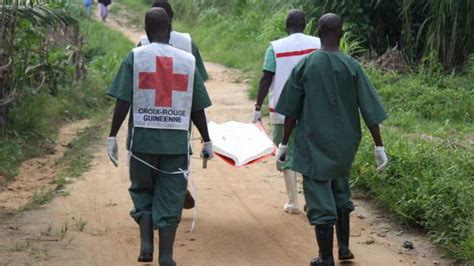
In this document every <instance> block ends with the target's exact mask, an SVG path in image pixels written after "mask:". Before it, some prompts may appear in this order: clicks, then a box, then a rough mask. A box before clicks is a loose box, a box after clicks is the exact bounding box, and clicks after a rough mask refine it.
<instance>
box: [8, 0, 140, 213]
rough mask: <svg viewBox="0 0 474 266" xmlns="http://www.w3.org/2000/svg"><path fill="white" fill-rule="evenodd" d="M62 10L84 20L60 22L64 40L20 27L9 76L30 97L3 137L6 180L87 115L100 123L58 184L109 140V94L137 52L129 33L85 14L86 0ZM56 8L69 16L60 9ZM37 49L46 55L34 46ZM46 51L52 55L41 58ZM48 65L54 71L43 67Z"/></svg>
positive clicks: (74, 150)
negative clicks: (123, 65)
mask: <svg viewBox="0 0 474 266" xmlns="http://www.w3.org/2000/svg"><path fill="white" fill-rule="evenodd" d="M60 7H61V8H63V9H64V10H67V11H68V12H69V16H72V18H73V19H74V18H77V20H81V22H80V23H79V24H73V26H71V27H72V28H71V27H68V26H67V25H64V24H58V27H59V28H58V31H59V32H65V33H64V35H62V33H61V34H60V33H58V32H56V31H48V30H46V28H45V29H42V28H41V27H40V26H38V27H36V26H35V25H36V24H32V23H31V22H29V21H27V20H23V19H21V18H20V19H19V22H18V25H17V26H18V27H21V28H22V30H23V31H24V32H20V33H18V35H16V37H15V39H14V41H15V49H14V50H13V53H12V58H13V59H14V60H13V64H12V67H13V68H14V69H15V71H12V72H9V75H11V76H8V77H9V78H8V80H12V81H15V82H16V84H15V88H16V89H17V91H18V90H20V89H21V90H23V91H24V93H22V94H21V97H18V98H17V99H15V101H14V103H13V104H11V105H10V106H9V110H8V120H7V123H6V127H5V133H4V136H3V137H0V175H1V176H5V177H6V178H7V180H11V179H12V178H14V176H15V175H16V173H17V168H18V166H19V165H20V163H21V162H22V161H24V160H26V159H28V158H31V157H35V156H40V155H43V154H47V153H49V152H51V151H52V147H53V144H54V142H55V139H56V135H57V132H58V129H59V127H60V126H61V125H63V124H65V123H67V122H70V121H75V120H80V119H86V118H87V119H92V121H93V123H92V126H90V127H88V128H86V129H85V130H84V131H83V132H81V133H80V134H79V135H78V136H77V137H76V138H75V139H74V140H73V141H72V142H71V143H70V149H69V150H68V151H67V152H66V154H65V159H63V160H62V161H61V162H60V163H61V165H62V166H63V170H62V172H61V173H60V174H59V176H58V177H56V184H58V186H59V187H61V186H62V185H63V184H64V183H65V181H66V180H69V179H70V178H71V177H76V176H79V175H80V173H81V172H82V171H84V170H85V169H86V168H87V167H88V165H89V162H90V160H91V158H90V153H91V152H92V146H91V144H93V143H95V142H96V141H97V140H99V139H100V138H101V137H102V136H103V134H101V133H102V132H103V127H104V125H103V122H104V121H105V120H106V118H107V114H110V112H111V108H110V107H111V105H112V104H113V101H112V100H111V99H109V98H108V97H105V94H106V89H107V86H108V85H109V84H110V83H111V81H112V78H113V75H114V74H115V72H116V70H117V69H118V67H119V65H120V63H121V60H122V57H123V56H124V55H125V54H126V52H127V51H128V50H129V49H130V48H131V47H133V44H132V43H131V42H130V41H129V40H128V39H126V38H125V37H124V36H123V35H122V34H120V33H117V32H113V31H111V30H109V29H108V28H106V27H105V26H104V25H103V24H102V23H99V22H95V21H92V20H88V19H84V18H83V17H81V7H82V1H77V4H74V3H69V4H68V5H67V6H60ZM42 8H43V9H46V7H42ZM48 8H51V10H53V11H52V12H58V13H60V14H63V13H61V12H63V11H61V10H59V11H58V10H57V9H55V8H57V7H56V6H52V7H48ZM74 20H75V19H74ZM41 25H42V24H41ZM43 26H44V25H43ZM59 29H60V30H59ZM35 38H36V39H35ZM77 40H79V41H77ZM35 41H37V42H38V43H36V42H35ZM110 43H113V44H114V45H110ZM35 44H37V45H39V47H42V48H41V49H43V50H41V51H37V50H36V49H32V48H34V47H35ZM40 44H41V45H40ZM43 46H44V47H43ZM71 51H73V52H71ZM40 52H41V55H43V53H45V54H46V57H41V56H39V54H40ZM24 53H27V54H24ZM25 60H29V61H25ZM38 64H40V65H41V66H39V67H37V68H38V71H33V70H32V74H31V76H25V75H24V73H25V68H28V66H31V65H33V66H36V65H38ZM44 66H47V68H45V69H43V67H44ZM30 69H31V67H30ZM51 73H53V74H54V75H53V74H51ZM42 75H48V76H47V78H46V80H45V82H44V84H43V85H41V86H42V88H41V89H35V88H36V87H37V86H38V85H39V81H41V76H42ZM36 77H38V78H36ZM38 80H39V81H38ZM7 85H8V86H10V85H9V84H7ZM32 90H33V91H32ZM52 194H53V193H52V191H38V192H37V193H36V197H33V200H32V203H31V204H30V205H38V204H42V203H44V202H46V201H47V199H49V198H51V196H52ZM27 207H28V208H29V207H31V206H27Z"/></svg>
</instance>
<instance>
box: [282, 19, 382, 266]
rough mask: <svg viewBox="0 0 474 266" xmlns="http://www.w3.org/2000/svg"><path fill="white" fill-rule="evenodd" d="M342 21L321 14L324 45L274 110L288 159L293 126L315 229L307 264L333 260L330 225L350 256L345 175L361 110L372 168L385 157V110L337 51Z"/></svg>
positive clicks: (298, 70) (297, 72) (297, 166)
mask: <svg viewBox="0 0 474 266" xmlns="http://www.w3.org/2000/svg"><path fill="white" fill-rule="evenodd" d="M342 24H343V23H342V19H341V18H340V17H339V16H337V15H335V14H326V15H324V16H322V17H321V18H320V20H319V23H318V30H319V36H320V38H321V43H322V46H321V50H319V51H316V52H314V53H312V54H310V55H309V56H308V57H306V58H305V59H303V60H302V61H301V62H300V63H299V64H298V65H297V66H296V67H295V68H294V69H293V71H292V73H291V75H290V78H289V79H288V82H287V83H286V85H285V87H284V89H283V92H282V96H281V97H280V100H279V102H278V104H277V108H276V110H277V112H279V113H281V114H284V115H285V117H286V118H285V131H284V136H283V140H282V142H281V144H280V148H279V151H278V152H277V155H276V157H277V160H280V161H285V157H286V153H287V150H288V146H287V143H288V139H289V136H290V133H291V131H292V130H293V128H294V126H295V124H296V123H298V127H297V128H295V133H296V135H295V150H294V157H293V170H295V171H297V172H301V173H302V174H303V189H304V195H305V199H306V203H307V205H308V213H307V216H308V219H309V222H310V223H311V224H312V225H315V226H316V229H315V231H316V238H317V242H318V246H319V251H320V253H319V257H318V258H316V259H314V260H313V261H312V262H311V265H334V258H333V254H332V245H333V230H334V229H333V228H334V225H336V231H337V233H338V234H337V235H338V243H339V259H340V260H347V259H353V258H354V255H353V254H352V253H351V251H350V250H349V216H350V212H352V211H353V210H354V205H353V203H352V200H351V192H350V186H349V173H350V169H351V165H352V162H353V160H354V156H355V154H356V152H357V149H358V147H359V143H360V140H361V128H360V115H362V118H363V119H364V122H365V124H366V125H367V127H368V128H369V129H370V132H371V134H372V137H373V139H374V142H375V159H376V165H377V170H378V171H380V170H383V168H384V167H385V166H386V165H387V162H388V159H387V156H386V154H385V151H384V147H383V143H382V138H381V136H380V130H379V124H380V123H381V122H382V121H384V120H385V119H386V118H387V114H386V113H385V111H384V109H383V107H382V104H381V103H380V100H379V97H378V96H377V93H376V91H375V88H374V87H373V85H372V83H371V82H370V80H369V78H368V77H367V75H366V74H365V73H364V71H363V69H362V68H361V66H360V65H359V64H358V63H357V62H356V60H354V59H353V58H351V57H350V56H348V55H346V54H343V53H341V52H340V51H339V42H340V39H341V36H342Z"/></svg>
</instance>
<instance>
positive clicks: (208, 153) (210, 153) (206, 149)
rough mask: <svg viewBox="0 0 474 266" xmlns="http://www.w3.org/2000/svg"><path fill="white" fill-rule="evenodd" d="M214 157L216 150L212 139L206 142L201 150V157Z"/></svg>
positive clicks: (208, 158) (205, 158) (206, 158)
mask: <svg viewBox="0 0 474 266" xmlns="http://www.w3.org/2000/svg"><path fill="white" fill-rule="evenodd" d="M212 158H214V150H213V148H212V141H208V142H204V144H203V145H202V150H201V159H204V160H210V159H212Z"/></svg>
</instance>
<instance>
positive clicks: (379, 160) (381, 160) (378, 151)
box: [375, 147, 388, 172]
mask: <svg viewBox="0 0 474 266" xmlns="http://www.w3.org/2000/svg"><path fill="white" fill-rule="evenodd" d="M375 163H376V164H377V172H380V171H383V170H384V169H385V167H386V166H387V164H388V157H387V154H386V153H385V148H384V147H375Z"/></svg>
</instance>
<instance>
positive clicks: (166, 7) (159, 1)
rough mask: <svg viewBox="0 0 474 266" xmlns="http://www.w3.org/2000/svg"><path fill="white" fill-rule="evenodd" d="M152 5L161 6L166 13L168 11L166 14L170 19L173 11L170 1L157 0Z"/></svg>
mask: <svg viewBox="0 0 474 266" xmlns="http://www.w3.org/2000/svg"><path fill="white" fill-rule="evenodd" d="M152 7H161V8H163V9H164V10H165V11H166V13H168V16H169V17H170V18H171V19H172V18H173V16H174V13H173V8H172V7H171V5H170V3H169V2H168V0H157V1H155V2H154V3H153V6H152Z"/></svg>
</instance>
